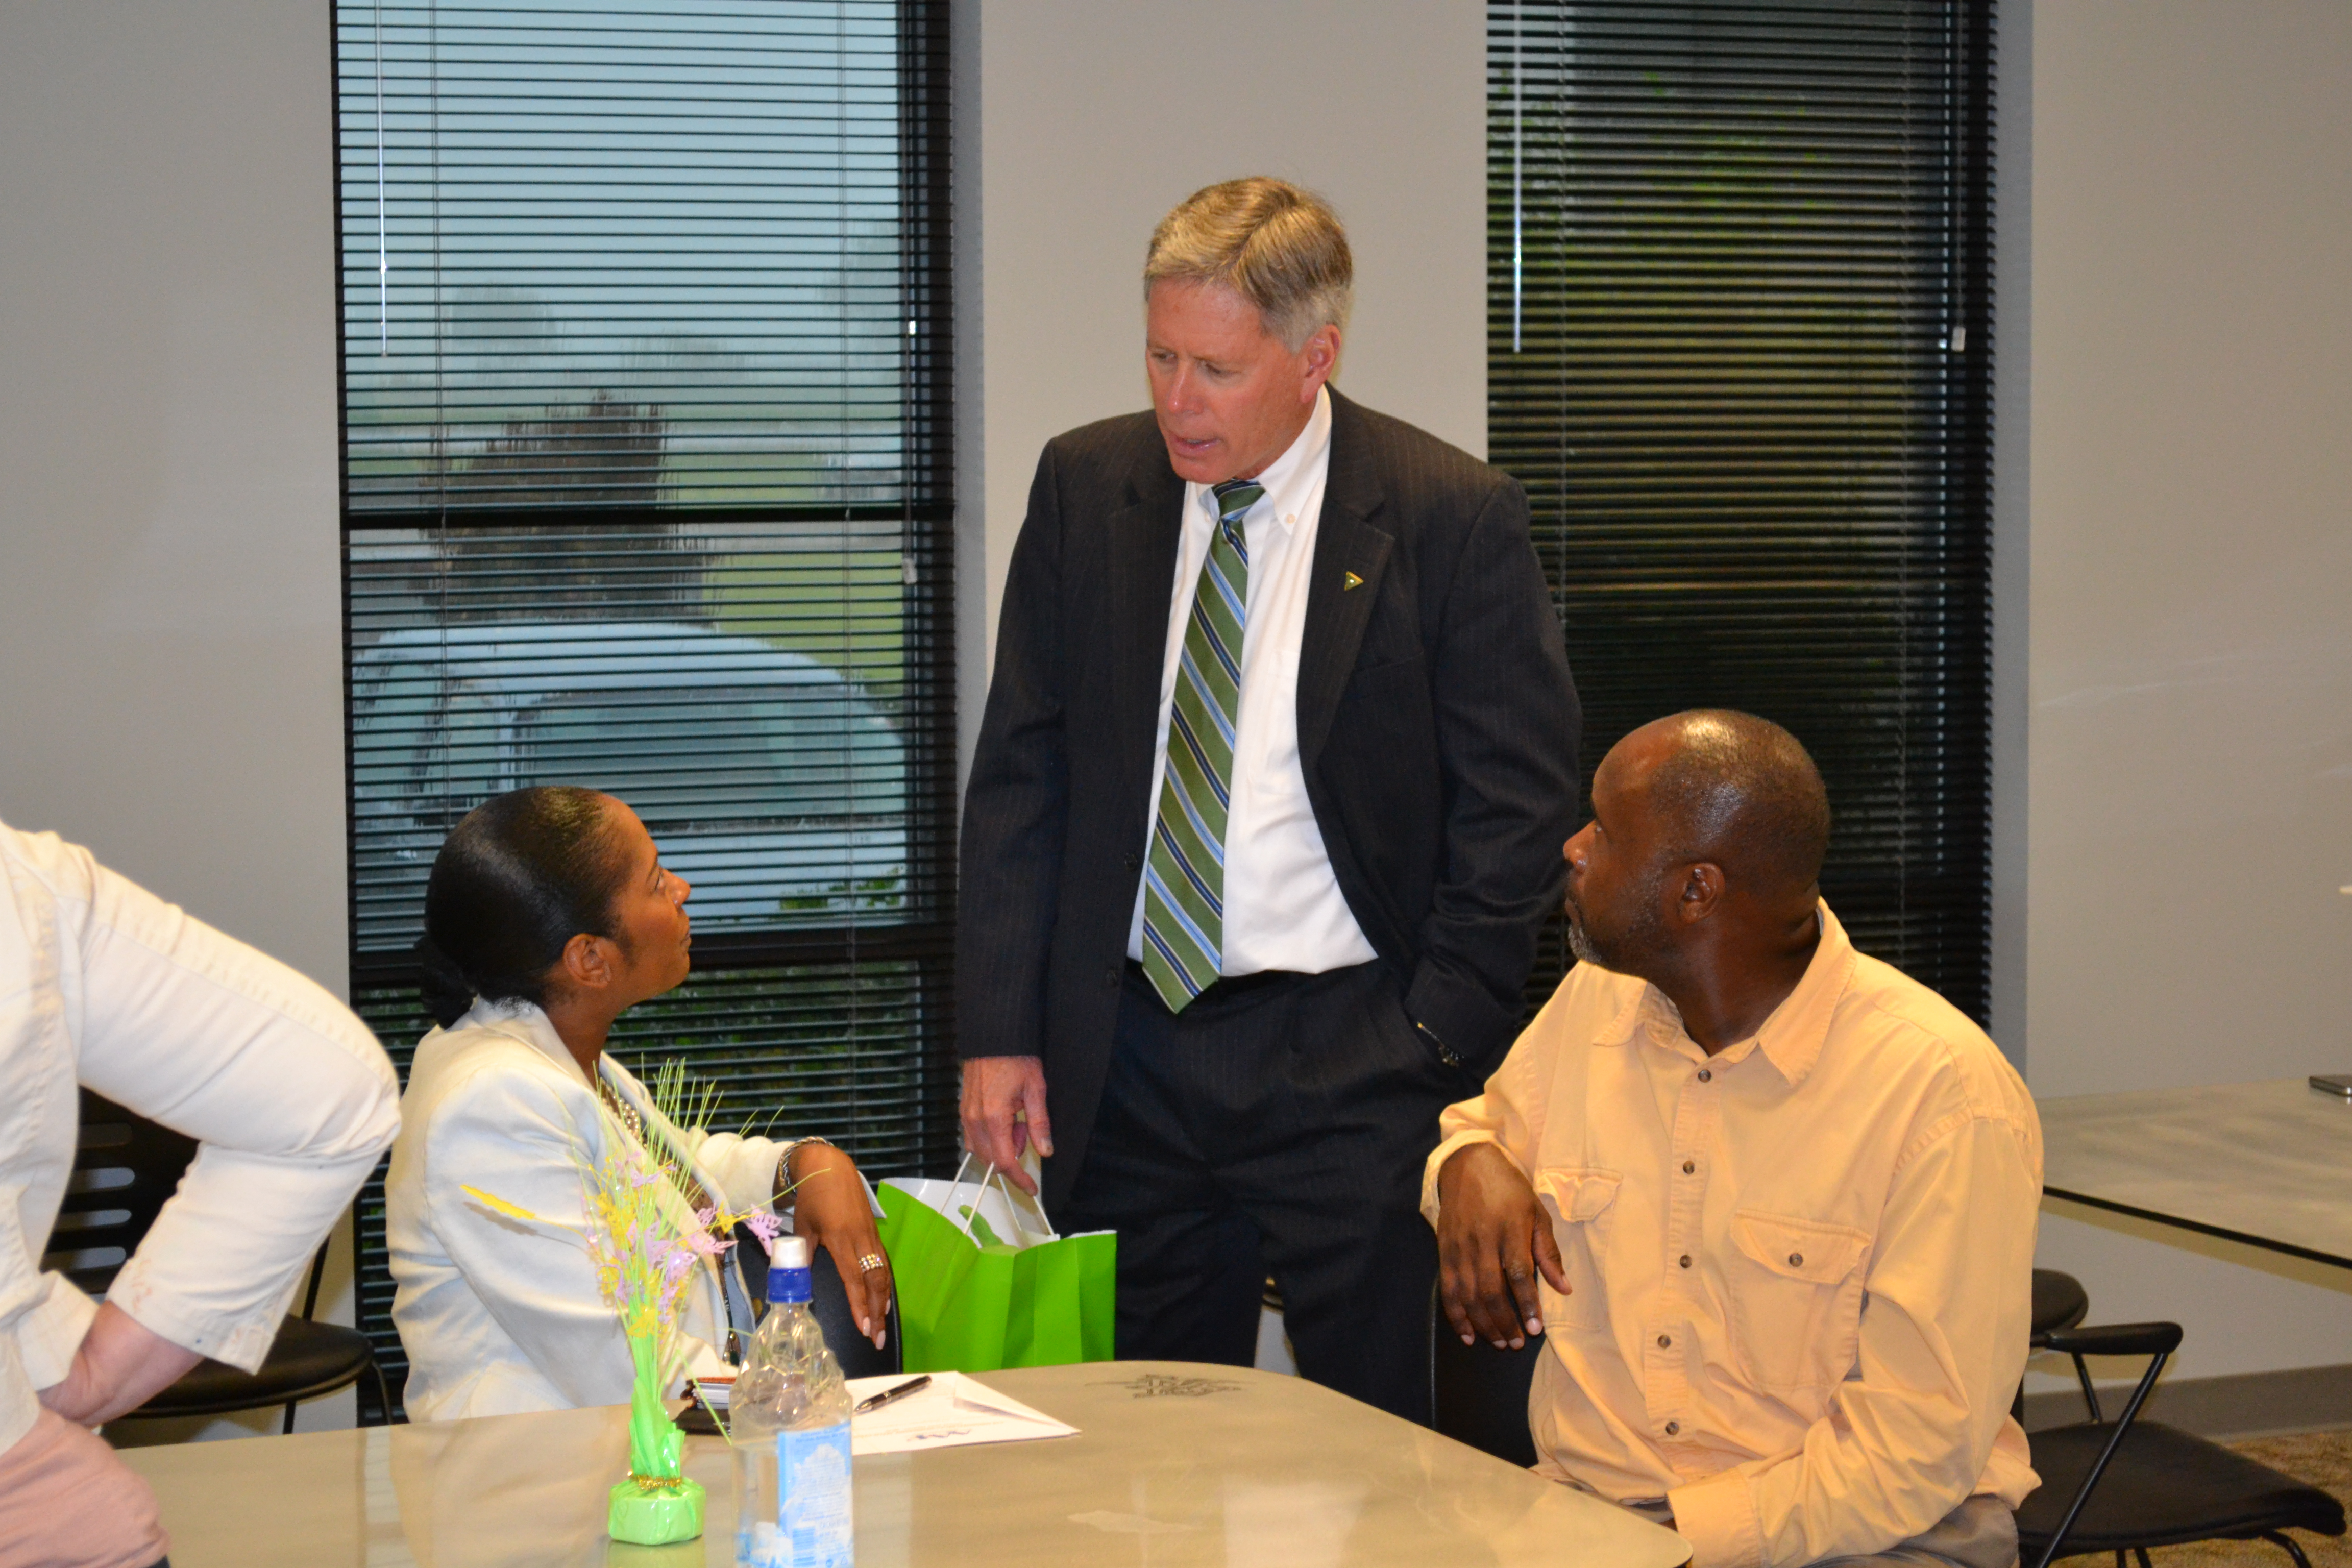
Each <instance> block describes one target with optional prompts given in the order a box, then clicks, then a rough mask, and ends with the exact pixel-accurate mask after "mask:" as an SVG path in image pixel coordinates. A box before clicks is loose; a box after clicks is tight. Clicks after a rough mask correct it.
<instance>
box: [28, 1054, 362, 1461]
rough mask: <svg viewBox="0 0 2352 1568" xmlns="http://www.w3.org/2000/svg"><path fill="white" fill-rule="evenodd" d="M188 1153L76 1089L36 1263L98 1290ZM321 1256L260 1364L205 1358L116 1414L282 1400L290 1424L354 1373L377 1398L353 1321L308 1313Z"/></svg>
mask: <svg viewBox="0 0 2352 1568" xmlns="http://www.w3.org/2000/svg"><path fill="white" fill-rule="evenodd" d="M195 1155H196V1145H195V1142H194V1140H193V1139H189V1138H184V1137H182V1136H181V1135H180V1134H179V1133H177V1132H174V1131H172V1130H171V1129H170V1128H168V1127H160V1126H158V1125H156V1124H155V1123H154V1122H152V1121H148V1120H147V1119H146V1118H145V1117H143V1116H138V1115H134V1114H133V1113H131V1111H128V1110H124V1109H122V1107H121V1106H119V1105H117V1104H115V1103H114V1102H113V1101H112V1100H107V1099H104V1098H102V1097H100V1096H99V1095H95V1094H92V1093H90V1092H89V1090H88V1089H84V1090H82V1091H81V1131H80V1135H79V1140H78V1142H77V1143H76V1146H75V1149H74V1164H73V1175H72V1176H71V1177H70V1178H69V1179H68V1183H67V1185H66V1196H65V1200H64V1202H63V1203H62V1204H60V1205H58V1220H57V1224H56V1226H54V1227H53V1229H52V1230H51V1232H50V1236H49V1245H48V1249H47V1251H46V1252H45V1253H44V1255H43V1257H42V1258H41V1265H42V1267H43V1268H57V1269H59V1270H62V1271H63V1272H64V1274H65V1275H66V1277H67V1278H68V1279H71V1280H72V1281H73V1282H74V1283H75V1284H76V1285H79V1287H81V1289H84V1290H86V1291H88V1292H89V1293H90V1294H91V1295H93V1296H102V1295H104V1294H105V1293H106V1289H107V1287H109V1286H110V1285H111V1284H113V1283H114V1277H115V1275H116V1274H117V1273H118V1272H120V1271H121V1268H122V1266H123V1264H125V1263H127V1262H129V1261H130V1258H131V1252H132V1250H133V1249H134V1248H136V1247H138V1245H139V1243H140V1240H141V1239H142V1237H145V1236H146V1234H147V1229H148V1227H149V1226H152V1225H153V1224H154V1223H155V1216H156V1215H157V1214H159V1213H161V1212H162V1210H163V1204H164V1202H165V1200H167V1199H169V1198H170V1197H171V1195H172V1194H173V1192H174V1191H175V1190H176V1189H177V1188H178V1186H179V1184H180V1178H181V1176H182V1175H184V1174H185V1173H186V1172H187V1168H188V1163H189V1162H190V1161H191V1160H193V1159H194V1158H195ZM326 1263H327V1249H326V1247H324V1246H323V1245H322V1246H321V1247H320V1248H319V1253H318V1256H317V1257H315V1258H312V1259H311V1260H310V1284H309V1287H308V1289H306V1290H305V1291H304V1293H303V1297H302V1315H301V1316H300V1317H289V1318H288V1319H287V1320H286V1321H284V1322H283V1323H280V1324H279V1325H278V1338H277V1340H276V1341H275V1342H273V1343H272V1344H271V1345H270V1347H269V1355H268V1359H267V1360H265V1361H264V1362H263V1363H261V1370H260V1371H259V1372H257V1373H248V1372H243V1371H240V1370H239V1369H237V1368H236V1367H233V1366H226V1365H224V1364H223V1363H219V1362H216V1361H214V1360H211V1359H210V1358H209V1357H208V1358H206V1359H205V1360H204V1361H202V1362H199V1363H196V1365H195V1366H194V1367H192V1368H190V1369H189V1371H188V1373H187V1375H185V1376H184V1377H182V1378H181V1379H180V1380H179V1381H178V1382H177V1383H174V1384H172V1386H171V1387H169V1388H167V1389H165V1390H163V1392H162V1393H161V1394H156V1395H155V1397H154V1398H152V1399H150V1400H149V1401H148V1402H147V1403H146V1404H144V1405H141V1406H140V1407H139V1408H138V1409H136V1410H133V1411H130V1412H128V1413H127V1414H124V1415H118V1416H116V1417H115V1418H114V1419H115V1420H116V1421H146V1420H160V1419H163V1418H164V1417H166V1416H179V1415H227V1414H229V1413H230V1412H232V1411H237V1410H260V1409H265V1408H267V1407H268V1406H269V1405H284V1406H286V1420H285V1425H284V1426H283V1428H282V1429H283V1430H284V1431H286V1432H289V1433H290V1432H292V1431H293V1430H294V1410H295V1406H297V1405H299V1404H300V1403H301V1402H302V1401H304V1400H306V1399H316V1398H318V1397H319V1396H320V1395H321V1394H332V1393H334V1392H335V1391H336V1390H337V1389H340V1388H348V1387H350V1386H351V1385H352V1384H354V1383H357V1382H358V1381H359V1380H360V1379H362V1377H365V1378H372V1379H373V1380H374V1384H375V1393H376V1398H377V1401H378V1403H379V1405H383V1404H384V1402H385V1393H384V1386H383V1373H382V1372H381V1371H379V1370H378V1368H377V1366H376V1364H375V1349H374V1347H373V1345H371V1344H369V1343H368V1341H367V1336H366V1335H364V1334H362V1333H361V1332H360V1331H358V1330H357V1329H347V1328H344V1327H342V1326H341V1325H340V1324H336V1323H319V1322H313V1321H310V1314H311V1313H313V1312H315V1311H317V1310H318V1308H319V1281H320V1275H321V1274H322V1273H323V1272H324V1270H325V1268H326Z"/></svg>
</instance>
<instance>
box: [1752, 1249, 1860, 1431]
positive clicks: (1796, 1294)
mask: <svg viewBox="0 0 2352 1568" xmlns="http://www.w3.org/2000/svg"><path fill="white" fill-rule="evenodd" d="M1731 1239H1732V1244H1733V1246H1734V1247H1736V1248H1737V1252H1736V1254H1735V1256H1733V1257H1732V1258H1729V1259H1727V1261H1726V1263H1725V1268H1724V1272H1725V1274H1726V1276H1727V1284H1728V1285H1729V1287H1730V1293H1731V1309H1732V1332H1733V1341H1732V1343H1733V1348H1734V1352H1735V1353H1736V1354H1737V1355H1738V1358H1739V1363H1740V1367H1741V1370H1742V1371H1744V1372H1745V1373H1747V1374H1748V1377H1750V1378H1752V1379H1753V1380H1754V1381H1755V1383H1756V1384H1757V1386H1758V1387H1759V1388H1763V1389H1767V1390H1769V1391H1771V1392H1774V1393H1795V1392H1799V1391H1801V1390H1805V1389H1827V1388H1828V1387H1829V1386H1830V1385H1831V1384H1834V1383H1836V1382H1838V1381H1839V1380H1840V1379H1842V1378H1843V1377H1844V1376H1845V1374H1846V1372H1847V1369H1849V1368H1850V1367H1852V1366H1853V1360H1854V1355H1855V1352H1856V1351H1857V1350H1858V1349H1859V1348H1860V1343H1861V1333H1862V1295H1863V1270H1862V1262H1863V1259H1864V1258H1865V1257H1867V1256H1868V1255H1869V1252H1870V1237H1869V1236H1868V1234H1866V1233H1865V1232H1863V1231H1859V1230H1855V1229H1853V1227H1852V1226H1842V1225H1829V1224H1824V1223H1822V1222H1821V1221H1818V1220H1809V1219H1799V1218H1794V1217H1792V1216H1790V1215H1775V1214H1766V1213H1763V1212H1762V1211H1760V1210H1757V1209H1741V1210H1739V1211H1738V1213H1736V1214H1734V1215H1732V1219H1731Z"/></svg>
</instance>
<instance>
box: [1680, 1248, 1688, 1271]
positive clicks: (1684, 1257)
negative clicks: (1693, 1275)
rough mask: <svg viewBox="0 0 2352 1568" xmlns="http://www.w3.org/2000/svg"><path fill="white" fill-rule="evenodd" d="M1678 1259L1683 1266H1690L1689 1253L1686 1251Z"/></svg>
mask: <svg viewBox="0 0 2352 1568" xmlns="http://www.w3.org/2000/svg"><path fill="white" fill-rule="evenodd" d="M1680 1261H1681V1263H1682V1266H1683V1267H1684V1268H1689V1267H1690V1254H1689V1253H1687V1252H1685V1253H1684V1254H1683V1255H1682V1258H1681V1260H1680Z"/></svg>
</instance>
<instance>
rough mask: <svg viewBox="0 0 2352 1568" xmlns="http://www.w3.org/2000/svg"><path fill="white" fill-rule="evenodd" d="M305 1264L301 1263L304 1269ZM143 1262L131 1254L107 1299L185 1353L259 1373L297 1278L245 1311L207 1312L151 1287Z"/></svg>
mask: <svg viewBox="0 0 2352 1568" xmlns="http://www.w3.org/2000/svg"><path fill="white" fill-rule="evenodd" d="M308 1261H309V1260H308V1259H307V1258H305V1259H304V1262H305V1265H306V1266H307V1264H308ZM142 1262H143V1258H142V1257H141V1256H140V1255H138V1254H133V1255H132V1257H131V1261H130V1262H128V1263H126V1264H124V1265H123V1266H122V1272H121V1273H120V1274H117V1275H116V1276H115V1277H114V1284H113V1285H112V1286H111V1287H110V1289H108V1290H107V1292H106V1299H107V1300H110V1301H111V1302H113V1303H114V1304H115V1306H116V1307H118V1308H120V1309H121V1310H123V1311H125V1312H127V1313H129V1314H130V1315H131V1319H132V1321H135V1322H137V1323H138V1324H139V1326H140V1327H141V1328H142V1329H148V1330H151V1331H153V1332H155V1333H158V1334H161V1335H163V1338H165V1339H167V1340H169V1341H171V1342H173V1344H175V1345H178V1346H179V1347H181V1348H182V1349H183V1350H192V1351H194V1352H196V1353H197V1354H198V1355H201V1356H210V1357H211V1358H212V1359H213V1360H215V1361H216V1362H221V1363H226V1364H227V1365H229V1366H233V1367H235V1368H236V1369H237V1370H238V1371H239V1372H259V1371H260V1370H261V1363H263V1362H264V1361H266V1360H268V1356H269V1347H270V1346H271V1345H273V1344H275V1343H277V1342H278V1330H279V1329H280V1328H281V1327H283V1326H284V1324H285V1321H286V1309H287V1308H289V1306H291V1305H293V1302H294V1292H295V1290H296V1289H298V1288H299V1286H300V1285H301V1283H302V1280H301V1277H300V1276H299V1274H297V1275H296V1276H295V1277H294V1278H293V1279H289V1280H287V1281H286V1283H285V1286H284V1287H283V1288H282V1289H279V1290H278V1292H277V1293H276V1294H275V1295H274V1296H272V1297H271V1298H270V1299H268V1300H265V1301H263V1302H262V1303H261V1304H260V1305H258V1306H257V1307H255V1308H252V1309H250V1310H246V1311H242V1312H235V1313H230V1312H222V1311H217V1310H205V1309H203V1308H201V1307H198V1306H196V1305H194V1303H192V1302H190V1301H189V1300H187V1299H186V1297H185V1296H184V1295H181V1294H178V1293H175V1292H173V1291H169V1290H166V1289H163V1288H161V1287H159V1286H158V1285H156V1284H155V1283H154V1282H152V1280H151V1279H149V1278H148V1270H147V1269H146V1268H142ZM92 1310H93V1311H95V1310H96V1309H92Z"/></svg>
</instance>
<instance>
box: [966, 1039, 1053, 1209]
mask: <svg viewBox="0 0 2352 1568" xmlns="http://www.w3.org/2000/svg"><path fill="white" fill-rule="evenodd" d="M963 1142H964V1147H965V1148H967V1149H970V1150H971V1152H972V1153H973V1154H974V1155H975V1156H977V1157H978V1158H980V1159H982V1160H985V1161H987V1162H988V1163H990V1164H992V1165H994V1166H995V1167H996V1168H997V1169H998V1170H1000V1171H1002V1172H1003V1173H1004V1175H1005V1179H1006V1180H1008V1181H1010V1182H1011V1183H1012V1184H1013V1185H1014V1186H1017V1187H1019V1188H1020V1189H1021V1190H1022V1191H1023V1192H1024V1193H1027V1194H1029V1195H1030V1196H1032V1197H1034V1196H1036V1195H1037V1184H1036V1183H1034V1182H1033V1181H1031V1180H1030V1179H1029V1173H1028V1172H1026V1171H1024V1170H1023V1169H1022V1168H1021V1151H1022V1150H1024V1149H1025V1148H1027V1147H1028V1146H1029V1145H1030V1144H1032V1143H1034V1144H1035V1145H1036V1146H1037V1152H1038V1154H1039V1155H1040V1156H1041V1157H1043V1156H1046V1155H1050V1154H1052V1153H1053V1152H1054V1123H1053V1121H1051V1120H1050V1119H1049V1118H1048V1117H1047V1116H1046V1114H1045V1059H1044V1058H1040V1057H974V1058H971V1060H970V1061H967V1062H966V1063H964V1064H963Z"/></svg>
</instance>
